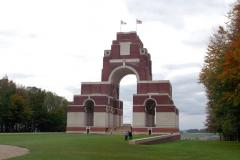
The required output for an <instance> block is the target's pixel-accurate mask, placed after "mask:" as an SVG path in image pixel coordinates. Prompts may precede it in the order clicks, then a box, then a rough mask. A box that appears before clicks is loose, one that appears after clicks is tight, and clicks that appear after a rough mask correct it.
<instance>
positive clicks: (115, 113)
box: [66, 32, 179, 134]
mask: <svg viewBox="0 0 240 160" xmlns="http://www.w3.org/2000/svg"><path fill="white" fill-rule="evenodd" d="M151 66H152V61H151V56H150V54H149V53H148V51H147V49H146V48H144V47H143V43H142V41H141V40H140V39H139V37H138V35H137V34H136V32H119V33H117V39H116V40H113V42H112V45H111V50H105V51H104V57H103V68H102V78H101V79H102V80H101V82H83V83H82V85H81V95H74V100H73V102H72V103H71V104H70V105H69V106H68V113H67V129H66V130H67V132H68V133H88V132H90V133H108V132H112V131H114V130H116V129H117V128H119V127H121V126H122V125H123V103H122V101H121V100H119V83H120V81H121V79H122V78H123V77H124V76H126V75H128V74H134V75H136V77H137V94H134V95H133V121H132V129H133V132H134V133H146V134H148V133H153V134H158V133H177V132H179V116H178V109H177V108H176V106H175V105H174V103H173V100H172V86H171V84H170V82H169V81H168V80H158V81H155V80H152V67H151Z"/></svg>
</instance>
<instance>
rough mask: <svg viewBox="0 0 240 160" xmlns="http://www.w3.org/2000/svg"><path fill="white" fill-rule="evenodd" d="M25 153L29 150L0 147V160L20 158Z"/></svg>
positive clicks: (7, 146)
mask: <svg viewBox="0 0 240 160" xmlns="http://www.w3.org/2000/svg"><path fill="white" fill-rule="evenodd" d="M27 153H29V150H28V149H26V148H21V147H16V146H9V145H0V160H4V159H8V158H12V157H17V156H22V155H24V154H27Z"/></svg>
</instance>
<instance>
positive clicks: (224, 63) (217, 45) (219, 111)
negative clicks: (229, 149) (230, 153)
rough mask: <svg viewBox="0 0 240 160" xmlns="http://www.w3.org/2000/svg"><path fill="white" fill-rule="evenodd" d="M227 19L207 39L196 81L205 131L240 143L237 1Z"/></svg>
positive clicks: (239, 12) (239, 7) (239, 14)
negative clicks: (204, 99)
mask: <svg viewBox="0 0 240 160" xmlns="http://www.w3.org/2000/svg"><path fill="white" fill-rule="evenodd" d="M228 18H229V22H228V23H227V26H226V28H224V27H221V26H220V27H219V29H218V32H217V33H215V34H214V35H213V36H212V37H211V40H210V43H209V45H208V51H207V56H206V57H205V61H204V62H205V63H204V67H203V68H202V71H201V73H200V82H201V83H203V84H204V86H205V88H206V91H207V96H208V107H207V111H208V117H207V122H206V125H207V127H208V129H209V130H210V131H213V132H219V133H222V134H223V136H224V138H225V139H226V140H240V0H238V1H237V2H236V3H235V5H234V7H233V9H232V11H231V12H230V13H229V15H228Z"/></svg>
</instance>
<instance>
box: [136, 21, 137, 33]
mask: <svg viewBox="0 0 240 160" xmlns="http://www.w3.org/2000/svg"><path fill="white" fill-rule="evenodd" d="M136 33H137V21H136Z"/></svg>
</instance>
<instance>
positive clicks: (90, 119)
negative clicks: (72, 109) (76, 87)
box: [84, 99, 95, 126]
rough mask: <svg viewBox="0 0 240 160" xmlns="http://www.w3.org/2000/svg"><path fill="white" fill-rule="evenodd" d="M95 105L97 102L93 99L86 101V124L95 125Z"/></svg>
mask: <svg viewBox="0 0 240 160" xmlns="http://www.w3.org/2000/svg"><path fill="white" fill-rule="evenodd" d="M94 107H95V102H94V101H93V100H92V99H87V100H85V101H84V110H85V126H94Z"/></svg>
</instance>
